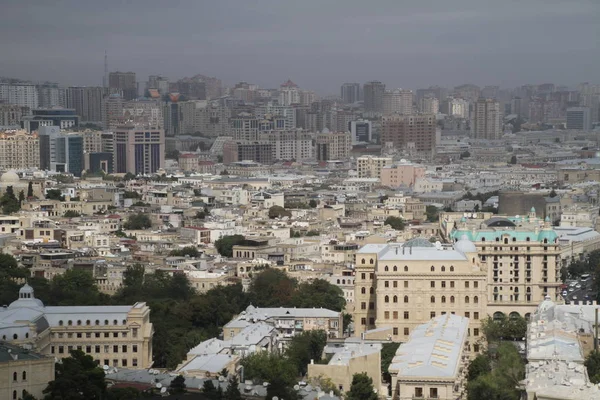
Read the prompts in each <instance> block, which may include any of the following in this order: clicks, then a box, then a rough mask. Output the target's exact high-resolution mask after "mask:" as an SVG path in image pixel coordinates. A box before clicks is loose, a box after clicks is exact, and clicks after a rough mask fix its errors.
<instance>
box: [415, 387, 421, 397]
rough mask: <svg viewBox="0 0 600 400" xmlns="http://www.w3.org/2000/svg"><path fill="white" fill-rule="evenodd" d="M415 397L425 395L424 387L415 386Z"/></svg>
mask: <svg viewBox="0 0 600 400" xmlns="http://www.w3.org/2000/svg"><path fill="white" fill-rule="evenodd" d="M415 397H417V398H419V397H423V388H420V387H416V388H415Z"/></svg>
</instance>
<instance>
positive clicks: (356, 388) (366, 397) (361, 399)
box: [346, 372, 377, 400]
mask: <svg viewBox="0 0 600 400" xmlns="http://www.w3.org/2000/svg"><path fill="white" fill-rule="evenodd" d="M346 400H377V393H375V391H374V388H373V379H371V378H370V377H369V375H367V374H366V373H364V372H363V373H360V374H354V375H353V376H352V385H351V386H350V391H349V392H347V393H346Z"/></svg>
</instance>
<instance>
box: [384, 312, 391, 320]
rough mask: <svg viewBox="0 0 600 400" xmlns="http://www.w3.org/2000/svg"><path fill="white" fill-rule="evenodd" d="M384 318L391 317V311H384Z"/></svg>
mask: <svg viewBox="0 0 600 400" xmlns="http://www.w3.org/2000/svg"><path fill="white" fill-rule="evenodd" d="M383 318H384V319H390V312H389V311H386V312H384V313H383Z"/></svg>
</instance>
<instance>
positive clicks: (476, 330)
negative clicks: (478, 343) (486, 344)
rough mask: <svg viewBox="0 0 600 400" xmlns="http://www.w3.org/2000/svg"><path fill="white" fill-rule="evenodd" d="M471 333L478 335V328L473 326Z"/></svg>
mask: <svg viewBox="0 0 600 400" xmlns="http://www.w3.org/2000/svg"><path fill="white" fill-rule="evenodd" d="M473 335H474V336H479V328H473Z"/></svg>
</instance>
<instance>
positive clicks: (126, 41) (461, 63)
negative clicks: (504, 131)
mask: <svg viewBox="0 0 600 400" xmlns="http://www.w3.org/2000/svg"><path fill="white" fill-rule="evenodd" d="M1 9H2V13H1V15H0V48H2V49H3V57H2V58H1V59H0V75H4V76H11V77H21V78H26V79H36V80H53V81H59V82H61V83H63V84H88V85H93V84H100V82H101V79H102V69H103V56H104V49H107V50H108V52H109V64H110V69H111V70H116V69H120V70H132V71H135V72H137V73H138V76H139V78H138V79H139V80H144V79H145V78H146V76H147V75H149V74H164V75H167V76H168V77H170V78H179V77H183V76H191V75H194V74H196V73H203V74H207V75H212V76H218V77H220V78H222V79H223V80H224V81H225V82H226V83H229V84H231V83H234V82H236V81H239V80H246V81H249V82H255V83H258V84H260V85H262V86H265V87H275V86H277V85H278V84H279V83H280V82H281V81H283V80H285V79H288V78H291V79H292V80H294V81H296V82H297V83H298V84H300V85H301V86H302V87H304V88H307V89H314V90H316V91H317V92H319V93H322V94H327V93H337V91H338V88H339V85H340V84H341V83H342V82H344V81H357V82H364V81H367V80H371V79H378V80H381V81H383V82H385V83H386V84H387V85H388V86H390V87H408V88H416V87H421V86H424V85H429V84H442V85H447V86H452V85H456V84H460V83H464V82H474V83H477V84H482V85H483V84H500V85H504V86H516V85H520V84H524V83H540V82H543V81H552V82H556V83H564V84H569V85H574V84H576V83H578V82H581V81H597V82H600V69H599V68H598V67H597V66H598V65H599V64H600V44H599V38H600V24H598V17H599V16H600V2H598V1H597V0H562V1H559V0H528V1H488V0H454V1H445V0H439V1H427V0H421V1H418V0H415V1H408V0H402V1H397V0H396V1H392V0H388V1H385V0H381V1H374V2H367V1H356V0H337V1H333V0H332V1H323V0H305V1H302V2H289V1H276V0H254V1H250V0H249V1H243V0H235V1H234V0H219V1H205V0H200V1H199V0H196V1H192V0H189V1H184V0H182V1H170V2H164V1H158V0H130V1H116V0H104V1H94V2H92V1H89V0H84V1H71V0H57V1H52V2H48V1H42V0H24V1H17V0H3V2H2V5H1Z"/></svg>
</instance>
